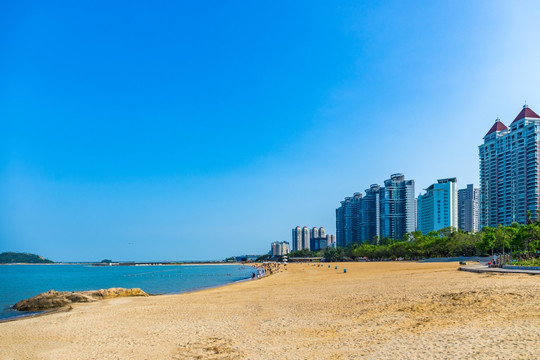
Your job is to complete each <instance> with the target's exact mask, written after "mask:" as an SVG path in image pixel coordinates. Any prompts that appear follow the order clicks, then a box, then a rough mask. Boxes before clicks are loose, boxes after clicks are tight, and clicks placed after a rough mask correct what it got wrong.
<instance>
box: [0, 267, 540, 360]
mask: <svg viewBox="0 0 540 360" xmlns="http://www.w3.org/2000/svg"><path fill="white" fill-rule="evenodd" d="M336 265H337V266H338V270H335V269H334V266H336ZM327 266H328V264H325V265H324V267H317V266H312V265H310V264H291V265H289V266H288V270H287V271H282V272H279V273H277V274H274V275H272V276H270V277H267V278H264V279H261V280H254V281H247V282H243V283H237V284H232V285H228V286H224V287H220V288H215V289H208V290H204V291H199V292H194V293H186V294H181V295H167V296H155V297H149V298H118V299H111V300H105V301H102V302H96V303H89V304H77V305H75V306H74V307H73V309H72V310H71V311H69V312H63V313H56V314H51V315H47V316H42V317H36V318H31V319H24V320H20V321H12V322H6V323H1V324H0V359H3V360H6V359H357V358H366V359H390V358H392V359H449V358H452V359H456V358H459V359H465V358H466V359H487V358H490V359H537V358H538V354H540V277H538V276H531V275H521V274H511V275H497V274H474V273H468V272H461V271H457V268H458V264H456V263H422V264H419V263H406V262H403V263H397V262H385V263H339V264H331V268H328V267H327ZM343 267H346V268H347V273H346V274H344V273H343Z"/></svg>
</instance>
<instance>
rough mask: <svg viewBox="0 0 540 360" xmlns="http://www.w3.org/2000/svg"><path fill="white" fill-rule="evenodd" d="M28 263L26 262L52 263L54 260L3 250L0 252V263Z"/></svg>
mask: <svg viewBox="0 0 540 360" xmlns="http://www.w3.org/2000/svg"><path fill="white" fill-rule="evenodd" d="M13 263H28V264H52V263H54V261H51V260H49V259H45V258H44V257H41V256H38V255H34V254H27V253H17V252H5V253H1V254H0V264H13Z"/></svg>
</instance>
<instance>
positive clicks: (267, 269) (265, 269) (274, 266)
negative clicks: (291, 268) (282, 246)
mask: <svg viewBox="0 0 540 360" xmlns="http://www.w3.org/2000/svg"><path fill="white" fill-rule="evenodd" d="M280 268H281V264H279V263H263V264H262V265H260V266H258V267H257V273H252V274H251V279H252V280H255V279H260V278H262V277H265V276H266V275H267V273H268V275H272V274H273V273H274V272H276V271H278V270H279V269H280Z"/></svg>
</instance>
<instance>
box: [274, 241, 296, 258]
mask: <svg viewBox="0 0 540 360" xmlns="http://www.w3.org/2000/svg"><path fill="white" fill-rule="evenodd" d="M290 252H291V250H290V247H289V243H288V242H286V241H282V242H279V241H274V242H273V243H272V247H271V251H270V255H272V256H283V255H287V254H288V253H290Z"/></svg>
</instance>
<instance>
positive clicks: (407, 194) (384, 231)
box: [381, 174, 416, 239]
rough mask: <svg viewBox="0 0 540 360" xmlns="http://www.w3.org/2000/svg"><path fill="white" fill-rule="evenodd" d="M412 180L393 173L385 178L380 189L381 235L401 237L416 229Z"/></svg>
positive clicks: (394, 237)
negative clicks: (388, 177)
mask: <svg viewBox="0 0 540 360" xmlns="http://www.w3.org/2000/svg"><path fill="white" fill-rule="evenodd" d="M415 225H416V208H415V203H414V180H405V175H403V174H393V175H391V176H390V179H388V180H385V182H384V188H383V189H382V191H381V236H382V237H384V238H389V239H401V238H402V237H403V235H405V234H406V233H410V232H413V231H415V230H416V226H415Z"/></svg>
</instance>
